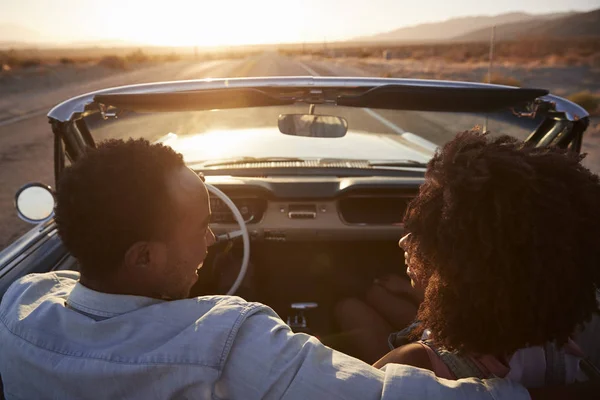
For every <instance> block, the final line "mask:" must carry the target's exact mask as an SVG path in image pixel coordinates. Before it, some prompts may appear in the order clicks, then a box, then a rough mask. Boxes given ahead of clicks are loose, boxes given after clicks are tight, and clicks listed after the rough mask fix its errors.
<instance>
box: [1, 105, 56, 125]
mask: <svg viewBox="0 0 600 400" xmlns="http://www.w3.org/2000/svg"><path fill="white" fill-rule="evenodd" d="M49 111H50V108H43V109H39V110H33V111H30V112H28V113H25V114H22V115H17V116H14V117H10V118H6V119H3V120H0V127H3V126H6V125H12V124H16V123H17V122H21V121H25V120H27V119H30V118H33V117H38V116H40V115H44V114H48V112H49Z"/></svg>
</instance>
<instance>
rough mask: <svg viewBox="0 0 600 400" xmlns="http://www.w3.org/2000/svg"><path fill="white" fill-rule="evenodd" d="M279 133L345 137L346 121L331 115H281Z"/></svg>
mask: <svg viewBox="0 0 600 400" xmlns="http://www.w3.org/2000/svg"><path fill="white" fill-rule="evenodd" d="M278 125H279V131H280V132H281V133H284V134H286V135H292V136H306V137H321V138H337V137H342V136H345V135H346V132H347V131H348V121H346V120H345V119H344V118H341V117H336V116H333V115H313V114H281V115H280V116H279V121H278Z"/></svg>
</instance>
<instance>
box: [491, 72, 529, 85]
mask: <svg viewBox="0 0 600 400" xmlns="http://www.w3.org/2000/svg"><path fill="white" fill-rule="evenodd" d="M486 82H487V81H486ZM490 83H495V84H497V85H506V86H517V87H518V86H521V81H519V80H518V79H516V78H513V77H511V76H505V75H501V74H492V79H491V82H490Z"/></svg>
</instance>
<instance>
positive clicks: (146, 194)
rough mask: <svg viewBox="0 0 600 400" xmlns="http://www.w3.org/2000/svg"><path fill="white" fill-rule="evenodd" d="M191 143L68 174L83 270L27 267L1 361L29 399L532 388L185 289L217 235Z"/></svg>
mask: <svg viewBox="0 0 600 400" xmlns="http://www.w3.org/2000/svg"><path fill="white" fill-rule="evenodd" d="M209 218H210V205H209V201H208V193H207V190H206V187H205V186H204V184H203V183H202V181H201V179H199V177H198V176H197V175H196V174H195V173H194V172H193V171H191V170H190V169H188V168H186V167H185V165H184V162H183V159H182V157H181V155H179V154H177V153H175V152H174V151H173V150H171V149H170V148H168V147H164V146H162V145H151V144H150V143H148V142H147V141H144V140H129V141H127V142H123V141H114V140H113V141H108V142H106V143H104V144H102V145H100V146H99V147H98V149H90V150H89V152H88V154H87V155H86V156H85V157H84V158H82V159H81V160H78V161H77V162H76V163H75V164H74V165H73V166H72V167H70V168H68V169H67V170H66V171H65V172H64V174H63V176H62V178H61V180H60V182H59V185H58V196H57V207H56V222H57V225H58V231H59V235H60V236H61V238H62V240H63V242H64V244H65V246H66V247H67V248H68V249H69V250H70V252H71V254H72V255H73V256H74V257H76V258H77V260H78V261H79V263H80V269H81V274H79V273H78V272H73V271H57V272H51V273H47V274H34V275H29V276H26V277H24V278H22V279H20V280H19V281H17V282H16V283H15V284H13V285H12V286H11V288H10V289H9V290H8V291H7V292H6V294H5V296H4V298H3V300H2V304H1V306H0V321H1V322H2V323H1V324H0V346H1V351H0V373H1V375H2V378H3V381H4V386H5V394H6V396H7V398H9V399H10V398H19V399H33V398H35V399H45V398H57V399H68V398H77V399H86V398H94V399H96V398H105V399H117V398H119V399H125V398H127V399H149V398H156V399H166V398H190V399H191V398H198V399H204V398H231V399H259V398H272V399H277V398H287V399H300V398H301V399H321V398H328V399H329V398H339V399H378V398H395V399H402V398H444V399H453V398H461V399H492V398H494V399H521V398H522V399H526V398H528V394H527V392H526V390H525V389H524V388H522V387H520V386H518V385H514V384H511V383H510V382H509V381H501V380H489V381H486V382H483V381H479V380H475V379H470V380H463V381H458V382H449V381H444V380H438V379H436V378H435V377H434V375H433V374H432V373H431V372H427V371H424V370H421V369H417V368H413V367H408V366H402V365H388V366H386V368H385V369H384V370H377V369H375V368H373V367H371V366H369V365H367V364H366V363H363V362H361V361H359V360H356V359H354V358H351V357H349V356H346V355H344V354H342V353H339V352H336V351H334V350H332V349H330V348H328V347H325V346H324V345H322V344H321V343H320V342H319V341H318V340H317V339H315V338H313V337H311V336H308V335H305V334H293V333H292V332H291V331H290V329H289V327H288V326H287V325H285V324H284V323H283V321H281V319H279V317H278V316H277V315H276V314H275V313H274V312H273V311H272V310H271V309H270V308H268V307H266V306H264V305H261V304H256V303H248V302H245V301H243V300H242V299H240V298H237V297H228V296H206V297H199V298H193V299H187V297H188V295H189V293H190V289H191V287H192V285H194V283H195V282H196V280H197V274H196V272H197V270H198V269H199V268H200V267H201V266H202V262H203V261H204V259H205V257H206V253H207V249H208V247H209V246H210V245H211V244H213V243H214V240H215V239H214V236H213V234H212V232H211V230H210V228H209V226H208V222H209Z"/></svg>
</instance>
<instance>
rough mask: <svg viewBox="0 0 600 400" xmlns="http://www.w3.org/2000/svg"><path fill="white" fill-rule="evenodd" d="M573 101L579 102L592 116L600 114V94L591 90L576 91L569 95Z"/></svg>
mask: <svg viewBox="0 0 600 400" xmlns="http://www.w3.org/2000/svg"><path fill="white" fill-rule="evenodd" d="M567 98H568V99H569V100H571V101H572V102H573V103H577V104H579V105H580V106H581V107H583V108H585V110H586V111H587V112H588V113H590V115H592V116H600V95H597V94H593V93H591V92H589V91H587V90H586V91H583V92H579V93H574V94H572V95H570V96H568V97H567Z"/></svg>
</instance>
